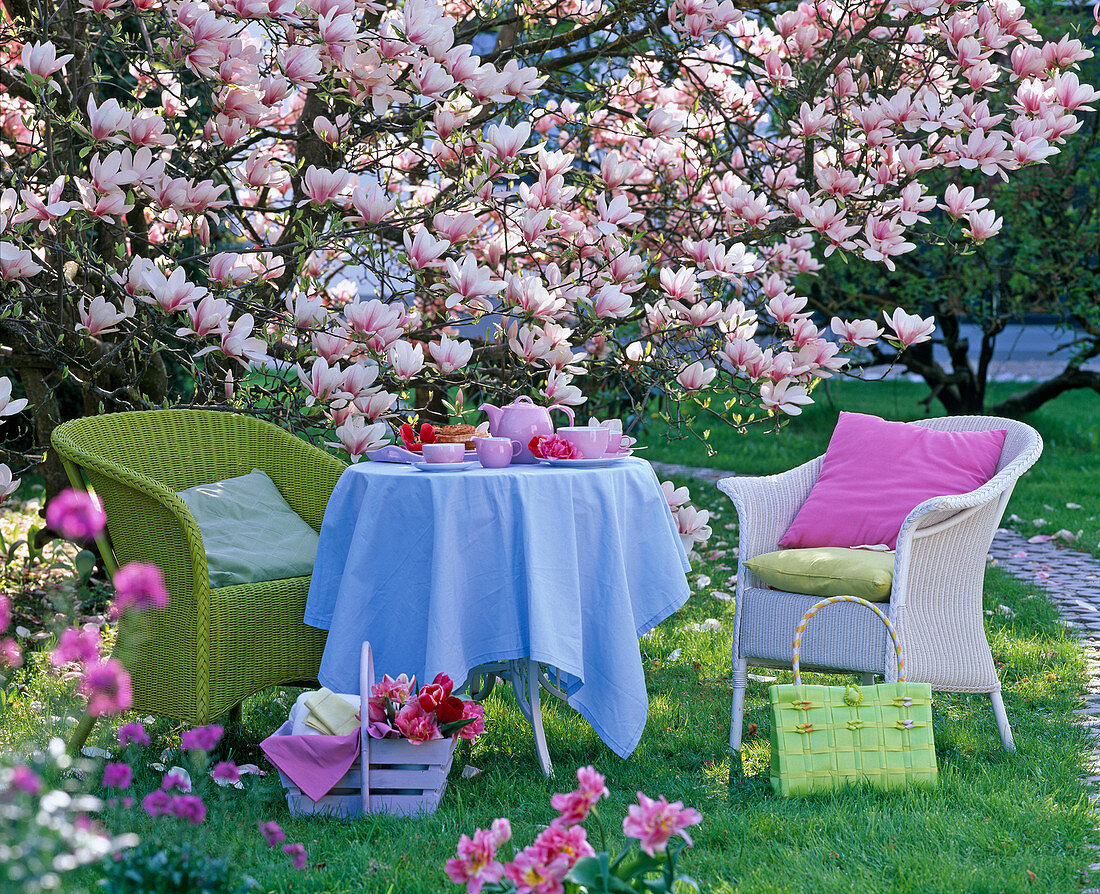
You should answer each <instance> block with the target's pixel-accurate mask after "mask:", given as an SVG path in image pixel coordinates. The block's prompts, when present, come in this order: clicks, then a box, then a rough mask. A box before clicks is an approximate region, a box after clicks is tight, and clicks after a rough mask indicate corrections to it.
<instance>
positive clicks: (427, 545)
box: [305, 459, 689, 757]
mask: <svg viewBox="0 0 1100 894" xmlns="http://www.w3.org/2000/svg"><path fill="white" fill-rule="evenodd" d="M687 570H689V565H688V561H687V556H686V555H685V553H684V548H683V546H682V545H681V543H680V538H679V536H678V534H677V531H676V524H675V521H674V520H673V518H672V513H671V512H670V511H669V508H668V505H667V503H666V502H665V499H664V496H663V495H662V493H661V488H660V485H659V483H658V481H657V477H656V475H655V474H654V472H653V470H652V468H651V467H650V466H649V464H648V463H647V462H644V461H643V460H640V459H628V460H624V461H622V462H619V463H616V464H614V465H611V466H607V467H604V468H598V469H595V468H588V469H566V468H560V467H559V468H552V467H548V466H530V465H527V466H519V465H513V466H509V467H508V468H507V469H501V470H490V469H481V468H476V469H472V470H469V471H465V472H455V473H442V472H439V473H436V472H420V471H417V470H416V469H414V468H412V467H411V466H407V465H400V464H392V463H361V464H359V465H354V466H351V467H350V468H349V469H348V470H347V471H346V472H344V474H343V475H342V476H341V478H340V481H339V482H338V483H337V485H336V489H335V490H334V491H333V494H332V498H331V499H330V500H329V503H328V508H327V509H326V510H325V519H324V524H323V525H322V527H321V538H320V544H319V545H318V549H317V561H316V564H315V565H314V569H313V579H312V581H311V582H310V588H309V600H308V602H307V603H306V611H305V622H306V623H307V624H310V625H311V626H314V627H320V628H322V629H325V630H328V631H329V635H328V642H327V644H326V645H325V652H324V657H323V659H322V661H321V671H320V681H321V683H322V684H323V685H325V686H327V687H329V688H330V689H332V690H334V691H337V692H349V693H357V692H358V691H359V667H358V664H359V649H360V645H361V643H362V642H363V640H365V639H369V640H370V642H371V645H372V647H373V649H374V662H375V669H376V673H377V674H378V675H379V676H381V675H382V674H383V673H388V674H390V675H391V676H396V675H397V674H399V673H409V674H416V675H417V678H418V679H420V680H422V681H423V680H431V679H432V678H433V677H434V676H435V675H436V674H437V673H439V672H441V671H442V672H445V673H447V674H449V675H450V676H451V677H452V678H453V679H454V680H455V681H456V682H459V683H461V681H463V680H465V679H466V677H467V675H468V674H469V672H470V671H471V670H472V669H473V668H474V667H476V666H477V665H479V664H484V663H486V662H489V661H496V660H506V659H514V658H522V657H529V658H531V659H533V660H535V661H538V662H541V663H543V664H547V665H551V666H553V667H556V668H558V669H559V670H560V671H562V679H563V684H564V685H563V688H564V689H565V691H566V693H567V694H568V699H567V700H568V703H569V704H570V705H571V706H572V707H573V708H574V709H576V710H577V711H579V712H580V713H581V714H582V715H583V716H584V717H585V718H586V719H587V720H588V722H589V723H591V724H592V728H593V729H594V730H595V731H596V733H597V734H598V735H599V736H600V738H602V739H603V740H604V742H606V743H607V744H608V745H609V746H610V747H611V748H612V749H613V750H614V751H615V752H616V753H617V754H619V755H621V756H623V757H625V756H626V755H628V754H630V752H632V751H633V750H634V748H635V746H637V744H638V740H639V739H640V738H641V735H642V730H643V729H644V727H645V721H646V713H647V711H648V708H649V699H648V696H647V694H646V688H645V676H644V674H643V671H642V661H641V654H640V652H639V649H638V637H639V636H641V635H642V634H643V633H645V632H646V631H647V630H649V629H650V628H652V627H654V626H656V625H657V624H659V623H660V622H661V621H663V620H664V619H665V618H667V617H668V616H669V615H670V614H672V613H673V612H674V611H676V610H677V609H678V608H679V607H680V606H682V605H683V604H684V602H686V601H687V598H688V595H689V588H688V583H687V578H686V576H685V572H686V571H687Z"/></svg>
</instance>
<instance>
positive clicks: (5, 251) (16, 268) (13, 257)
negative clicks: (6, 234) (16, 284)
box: [0, 242, 42, 282]
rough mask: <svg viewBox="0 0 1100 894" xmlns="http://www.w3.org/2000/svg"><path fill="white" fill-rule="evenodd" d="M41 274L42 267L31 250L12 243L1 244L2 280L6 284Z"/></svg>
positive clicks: (0, 263) (0, 275)
mask: <svg viewBox="0 0 1100 894" xmlns="http://www.w3.org/2000/svg"><path fill="white" fill-rule="evenodd" d="M41 272H42V265H41V264H39V263H38V262H37V261H35V259H34V255H33V254H32V253H31V252H30V251H29V250H27V249H25V248H20V247H19V246H17V245H13V244H12V243H10V242H0V279H2V280H4V282H12V281H13V280H16V279H26V278H28V277H31V276H37V275H38V274H39V273H41Z"/></svg>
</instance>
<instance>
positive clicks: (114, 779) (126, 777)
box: [103, 763, 134, 788]
mask: <svg viewBox="0 0 1100 894" xmlns="http://www.w3.org/2000/svg"><path fill="white" fill-rule="evenodd" d="M133 781H134V771H133V768H132V767H131V766H130V765H129V764H111V763H109V764H107V766H105V767H104V768H103V787H104V788H129V787H130V783H131V782H133Z"/></svg>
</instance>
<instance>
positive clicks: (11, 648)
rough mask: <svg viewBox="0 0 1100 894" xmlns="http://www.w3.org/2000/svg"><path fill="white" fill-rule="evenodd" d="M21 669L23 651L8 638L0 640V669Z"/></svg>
mask: <svg viewBox="0 0 1100 894" xmlns="http://www.w3.org/2000/svg"><path fill="white" fill-rule="evenodd" d="M5 665H7V666H8V667H22V666H23V651H22V650H21V649H20V648H19V643H17V642H16V641H15V640H13V639H12V638H11V637H10V636H6V637H4V638H3V639H0V667H4V666H5Z"/></svg>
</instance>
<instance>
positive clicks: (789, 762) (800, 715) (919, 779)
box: [769, 596, 937, 795]
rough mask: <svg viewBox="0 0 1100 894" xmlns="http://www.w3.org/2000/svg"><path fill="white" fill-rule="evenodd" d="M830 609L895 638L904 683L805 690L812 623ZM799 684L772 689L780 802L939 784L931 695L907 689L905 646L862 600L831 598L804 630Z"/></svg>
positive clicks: (920, 686)
mask: <svg viewBox="0 0 1100 894" xmlns="http://www.w3.org/2000/svg"><path fill="white" fill-rule="evenodd" d="M830 602H856V603H859V604H860V605H864V606H866V607H867V608H869V609H871V611H873V612H874V613H875V614H876V615H878V616H879V618H880V619H881V620H882V622H883V623H884V624H885V625H886V629H887V630H888V631H889V633H890V638H891V639H892V640H893V642H894V650H895V652H896V653H897V656H898V682H896V683H880V684H878V685H877V686H863V687H860V686H856V685H854V684H852V685H848V686H810V685H803V683H802V677H801V674H800V673H799V667H798V657H799V656H798V653H799V649H800V648H801V646H802V634H803V632H804V631H805V630H806V622H807V621H809V620H810V618H812V617H813V616H814V615H815V614H817V612H818V610H819V609H821V608H823V607H824V606H826V605H828V604H829V603H830ZM792 667H793V669H794V682H793V683H784V684H777V685H775V686H772V687H771V691H770V692H769V701H770V702H771V723H772V737H771V738H772V741H771V744H772V751H771V769H770V772H771V781H772V788H773V789H774V790H775V792H776V793H777V794H780V795H808V794H811V793H812V792H823V791H831V790H833V789H836V788H840V787H841V786H844V785H849V784H852V783H865V784H868V785H871V786H873V787H875V788H881V789H892V788H900V787H901V786H905V785H911V784H917V785H922V786H934V785H935V784H936V772H937V771H936V747H935V743H934V742H933V741H932V687H931V686H930V685H929V684H928V683H906V682H905V661H904V660H903V659H902V656H901V643H900V641H899V640H898V634H897V631H896V630H895V629H894V625H893V624H891V623H890V619H889V618H887V617H886V615H884V614H883V613H882V612H881V611H880V610H879V609H878V608H876V607H875V606H874V605H871V603H869V602H867V601H866V600H865V599H860V598H859V597H857V596H830V597H829V598H828V599H822V600H821V601H820V602H818V603H817V604H816V605H814V606H813V608H811V609H810V610H809V611H808V612H806V614H805V615H803V616H802V620H801V621H799V622H798V627H797V628H796V629H795V637H794V659H793V661H792Z"/></svg>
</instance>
